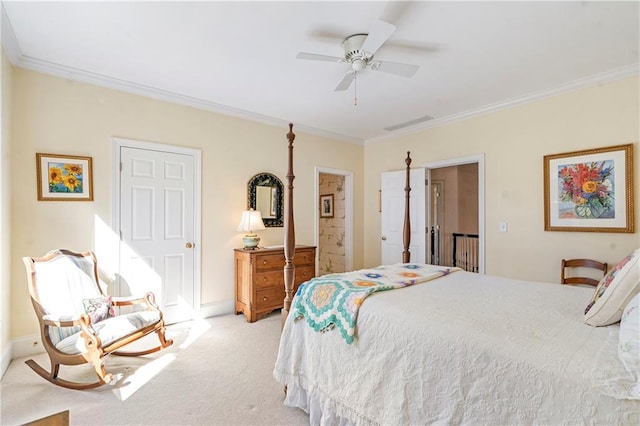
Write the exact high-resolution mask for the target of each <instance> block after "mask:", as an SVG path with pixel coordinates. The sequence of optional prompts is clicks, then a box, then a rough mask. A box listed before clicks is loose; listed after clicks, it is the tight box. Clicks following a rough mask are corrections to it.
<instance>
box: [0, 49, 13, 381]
mask: <svg viewBox="0 0 640 426" xmlns="http://www.w3.org/2000/svg"><path fill="white" fill-rule="evenodd" d="M0 62H1V64H0V65H1V67H0V77H1V78H0V80H1V81H2V86H1V88H0V90H1V93H2V96H1V98H2V99H1V103H0V126H1V127H2V133H1V134H0V229H1V230H2V233H1V234H0V359H1V360H2V362H3V364H4V363H7V364H8V360H9V359H10V357H11V354H10V353H7V352H8V351H10V348H11V345H10V333H9V329H10V318H11V312H10V309H9V298H10V294H11V275H10V271H11V268H10V264H11V214H10V213H11V173H10V169H11V167H10V164H11V163H10V161H9V155H10V144H11V141H10V138H9V136H10V134H9V133H10V129H11V125H10V123H11V81H12V78H11V77H12V71H13V70H12V68H11V64H10V63H9V60H8V59H7V57H6V56H5V54H4V51H1V52H0ZM4 367H5V366H4V365H0V376H1V375H2V373H3V372H4Z"/></svg>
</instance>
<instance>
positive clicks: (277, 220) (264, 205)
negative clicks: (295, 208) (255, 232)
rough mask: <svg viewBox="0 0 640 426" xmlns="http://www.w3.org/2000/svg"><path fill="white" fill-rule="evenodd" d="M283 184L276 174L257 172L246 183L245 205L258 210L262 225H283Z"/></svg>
mask: <svg viewBox="0 0 640 426" xmlns="http://www.w3.org/2000/svg"><path fill="white" fill-rule="evenodd" d="M283 197H284V186H283V185H282V181H281V180H280V179H278V177H277V176H276V175H273V174H271V173H259V174H257V175H255V176H254V177H252V178H251V179H249V183H248V184H247V207H248V208H249V209H254V210H259V211H260V213H261V214H262V221H263V222H264V226H266V227H267V228H269V227H279V226H283V225H282V224H283V215H282V214H283V213H282V212H283V210H284V201H283V200H284V198H283Z"/></svg>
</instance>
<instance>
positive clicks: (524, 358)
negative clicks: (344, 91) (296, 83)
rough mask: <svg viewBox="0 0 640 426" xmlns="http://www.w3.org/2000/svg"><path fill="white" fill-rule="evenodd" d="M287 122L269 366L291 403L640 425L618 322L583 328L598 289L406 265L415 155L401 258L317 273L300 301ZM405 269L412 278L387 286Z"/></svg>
mask: <svg viewBox="0 0 640 426" xmlns="http://www.w3.org/2000/svg"><path fill="white" fill-rule="evenodd" d="M292 127H293V125H292V124H290V125H289V134H288V135H287V138H288V140H289V171H288V173H287V178H288V186H287V192H286V203H285V205H286V213H285V255H286V265H287V266H286V267H285V287H286V294H287V298H286V299H285V308H284V309H283V311H282V313H283V314H282V315H283V331H282V337H281V341H280V348H279V353H278V359H277V361H276V365H275V368H274V377H275V378H276V380H278V381H279V382H280V383H282V384H283V385H285V388H286V390H287V391H286V396H285V404H286V405H288V406H291V407H298V408H300V409H303V410H304V411H306V412H307V413H309V416H310V423H311V424H327V425H329V424H330V425H333V424H433V423H436V424H523V423H525V424H530V423H542V424H558V423H602V424H628V423H635V424H637V423H638V421H640V413H639V410H638V403H637V401H633V400H632V399H640V385H638V384H637V380H638V375H636V377H635V379H634V378H633V377H632V376H633V374H631V377H630V373H629V371H628V369H626V368H625V367H626V366H625V365H623V364H622V363H620V360H619V359H618V356H617V344H618V328H619V326H618V325H616V324H614V325H610V326H609V327H590V326H588V325H586V324H584V321H583V316H582V311H583V310H584V307H585V305H586V304H587V303H588V301H589V299H590V297H591V296H592V293H593V290H592V289H588V288H582V287H574V286H564V285H559V284H553V283H541V282H530V281H523V280H513V279H507V278H502V277H496V276H489V275H481V274H476V273H471V272H466V271H462V270H458V269H457V268H447V269H446V270H443V268H442V267H435V266H433V265H424V264H420V263H415V259H414V263H409V262H410V258H409V252H408V246H409V237H408V235H409V233H408V232H407V229H408V227H409V226H410V223H409V215H408V204H409V192H410V182H409V169H410V165H411V159H410V157H409V153H407V159H406V160H405V164H406V166H407V184H406V187H405V193H406V197H405V206H406V207H405V208H406V212H407V213H406V214H405V232H404V233H403V236H404V246H405V247H404V252H403V263H402V264H399V265H387V266H382V267H378V268H374V269H368V270H362V271H354V272H349V273H345V274H332V275H328V276H324V277H318V278H315V279H313V280H311V281H309V282H307V283H306V284H304V285H303V286H301V288H300V289H299V290H298V292H297V294H296V295H295V298H293V297H292V289H293V276H294V274H295V269H294V267H293V256H294V255H295V253H294V247H295V237H294V230H293V202H292V200H293V179H294V175H293V140H294V138H295V136H294V134H293V129H292ZM403 268H404V269H403ZM408 272H409V273H410V274H408ZM398 274H399V275H402V276H403V277H412V278H411V279H410V280H404V281H399V280H396V281H393V283H395V284H396V285H395V286H393V285H390V284H389V283H390V282H391V281H389V282H387V281H384V282H382V283H381V280H384V279H387V278H397V276H398ZM411 274H413V275H411ZM383 276H384V277H383ZM381 277H383V278H381ZM318 286H320V287H318ZM322 286H324V287H322ZM375 286H380V287H376V288H379V289H380V290H391V291H375V290H373V291H369V290H370V289H371V287H375ZM399 287H402V288H400V289H398V290H392V289H394V288H399ZM340 292H343V293H340ZM339 294H344V296H336V295H339ZM353 295H356V297H354V296H353ZM318 296H321V297H318ZM365 297H366V300H365ZM338 299H343V300H345V301H347V302H345V303H344V304H341V305H340V304H339V303H338V302H339V300H338ZM327 301H329V302H330V303H329V302H327ZM349 301H350V302H349ZM334 302H335V304H334ZM356 317H357V324H356V322H355V320H356ZM349 320H352V322H349ZM318 330H319V331H325V332H323V333H319V332H318ZM638 373H639V374H640V371H638ZM634 380H635V381H634ZM634 383H636V385H635V386H636V387H637V388H633V386H634ZM634 389H635V390H634ZM634 392H635V393H634Z"/></svg>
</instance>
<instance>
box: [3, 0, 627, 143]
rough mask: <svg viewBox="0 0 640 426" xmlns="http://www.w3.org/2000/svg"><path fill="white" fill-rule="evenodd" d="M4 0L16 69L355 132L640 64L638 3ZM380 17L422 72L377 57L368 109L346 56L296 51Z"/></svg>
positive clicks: (364, 79)
mask: <svg viewBox="0 0 640 426" xmlns="http://www.w3.org/2000/svg"><path fill="white" fill-rule="evenodd" d="M2 3H3V22H2V23H3V25H2V33H3V34H2V43H3V46H4V48H5V51H6V52H7V54H8V56H9V58H10V59H11V61H12V62H13V63H14V65H17V66H20V67H23V68H28V69H33V70H37V71H41V72H46V73H50V74H55V75H60V76H63V77H67V78H71V79H77V80H81V81H86V82H90V83H94V84H99V85H106V86H109V87H114V88H118V89H123V90H127V91H131V92H134V93H140V94H144V95H148V96H153V97H155V98H161V99H167V100H171V101H175V102H180V103H184V104H188V105H193V106H196V107H199V108H204V109H208V110H213V111H218V112H222V113H227V114H231V115H236V116H241V117H246V118H249V119H252V120H258V121H262V122H267V123H271V124H277V125H281V124H285V123H288V122H293V123H295V125H296V128H297V129H299V130H300V129H302V130H306V131H310V132H313V133H316V134H320V135H324V136H329V137H333V138H338V139H341V140H347V141H353V142H368V141H375V140H380V139H384V138H387V137H390V136H395V135H398V134H400V133H406V132H411V131H415V130H417V129H421V128H425V127H429V126H433V125H438V124H441V123H446V122H450V121H452V120H455V119H459V118H462V117H468V116H472V115H475V114H478V113H483V112H487V111H492V110H495V109H499V108H503V107H506V106H510V105H514V104H517V103H519V102H524V101H528V100H533V99H538V98H540V97H542V96H548V95H552V94H555V93H560V92H563V91H566V90H572V89H576V88H580V87H585V86H588V85H593V84H597V83H599V82H602V81H607V80H613V79H617V78H623V77H625V76H629V75H634V74H637V73H638V72H639V62H640V61H639V55H640V53H639V45H640V35H639V32H640V2H638V1H626V2H611V1H603V2H593V1H581V2H578V1H570V2H546V1H545V2H541V1H533V2H505V1H498V2H484V1H470V2H452V1H439V2H406V3H400V2H382V1H377V2H370V1H349V2H327V1H316V2H311V1H300V2H292V1H284V2H273V1H257V2H247V1H231V2H219V1H210V2H123V1H118V2H22V1H17V2H12V1H4V2H2ZM377 19H383V20H385V21H387V22H390V23H392V24H394V25H396V26H397V30H396V31H395V32H394V33H393V34H392V35H391V37H390V38H389V39H388V40H387V42H386V43H385V44H384V45H383V46H382V47H381V48H380V50H378V52H377V53H376V55H375V58H376V59H379V60H383V61H384V60H386V61H392V62H400V63H408V64H416V65H419V66H420V69H419V70H418V72H417V73H416V75H415V76H414V77H413V78H404V77H399V76H395V75H391V74H385V73H383V72H376V71H373V70H370V69H366V70H365V71H364V72H363V73H361V74H360V75H359V77H358V79H357V98H358V105H357V106H354V105H353V99H354V85H352V86H351V88H350V89H349V90H347V91H344V92H334V88H335V87H336V86H337V84H338V83H339V82H340V80H341V79H342V78H343V76H344V75H345V73H346V71H347V70H348V67H349V66H348V65H347V64H344V63H330V62H316V61H308V60H299V59H296V54H297V53H298V52H301V51H303V52H311V53H318V54H322V55H329V56H341V55H342V49H341V41H342V39H343V38H344V37H346V36H349V35H351V34H354V33H366V32H368V31H369V28H370V27H371V25H372V24H373V23H374V22H375V21H376V20H377ZM427 115H428V116H431V117H433V118H434V119H433V120H431V121H427V122H423V123H420V124H417V125H414V126H412V127H404V128H402V129H400V130H395V131H389V130H385V128H386V127H390V126H396V125H399V124H401V123H406V122H409V121H411V120H416V119H420V118H422V117H425V116H427Z"/></svg>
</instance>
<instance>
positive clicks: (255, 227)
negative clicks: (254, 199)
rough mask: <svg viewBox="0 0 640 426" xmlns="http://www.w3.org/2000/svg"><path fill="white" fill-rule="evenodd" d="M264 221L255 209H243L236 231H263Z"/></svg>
mask: <svg viewBox="0 0 640 426" xmlns="http://www.w3.org/2000/svg"><path fill="white" fill-rule="evenodd" d="M265 229H266V228H265V227H264V222H263V221H262V215H261V214H260V212H259V211H256V210H245V211H243V212H242V218H241V219H240V223H239V224H238V228H237V229H236V231H238V232H253V231H263V230H265Z"/></svg>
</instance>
